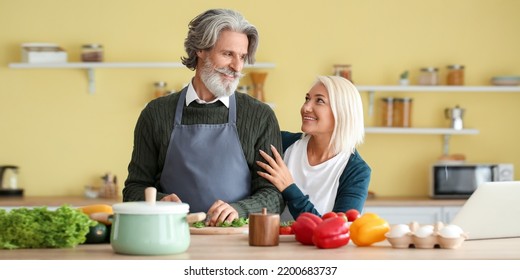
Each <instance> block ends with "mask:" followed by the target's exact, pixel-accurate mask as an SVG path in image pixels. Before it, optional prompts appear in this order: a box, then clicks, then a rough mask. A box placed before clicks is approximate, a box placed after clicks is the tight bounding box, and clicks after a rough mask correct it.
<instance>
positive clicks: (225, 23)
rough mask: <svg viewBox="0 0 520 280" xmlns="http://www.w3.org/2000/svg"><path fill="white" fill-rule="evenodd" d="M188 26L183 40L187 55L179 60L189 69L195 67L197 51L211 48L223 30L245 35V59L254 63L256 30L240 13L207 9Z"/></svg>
mask: <svg viewBox="0 0 520 280" xmlns="http://www.w3.org/2000/svg"><path fill="white" fill-rule="evenodd" d="M188 27H189V30H188V37H186V39H185V40H184V49H185V50H186V53H187V54H188V56H187V57H181V61H182V64H184V65H186V67H188V68H189V69H191V70H195V68H197V59H198V57H197V51H199V50H210V49H211V48H213V47H214V46H215V44H216V42H217V39H218V37H219V35H220V32H221V31H223V30H230V31H235V32H240V33H244V34H245V35H247V39H248V41H249V44H248V47H247V56H246V60H247V62H248V63H249V64H254V63H255V53H256V49H257V47H258V31H257V30H256V27H255V26H254V25H251V24H250V23H249V22H248V21H247V20H246V19H245V18H244V17H243V16H242V15H241V14H240V13H238V12H236V11H233V10H227V9H212V10H207V11H205V12H204V13H202V14H200V15H198V16H197V17H195V18H194V19H193V20H191V21H190V24H189V25H188Z"/></svg>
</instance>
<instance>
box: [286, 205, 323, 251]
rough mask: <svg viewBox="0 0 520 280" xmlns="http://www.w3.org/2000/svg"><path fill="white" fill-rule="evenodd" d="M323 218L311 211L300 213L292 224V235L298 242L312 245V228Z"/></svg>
mask: <svg viewBox="0 0 520 280" xmlns="http://www.w3.org/2000/svg"><path fill="white" fill-rule="evenodd" d="M322 221H323V220H322V219H321V218H320V217H319V216H317V215H314V214H312V213H307V212H305V213H302V214H300V216H298V218H297V219H296V221H295V222H294V223H293V224H292V229H293V231H294V237H295V238H296V240H297V241H298V242H300V243H301V244H304V245H313V244H314V243H312V236H313V234H314V229H315V228H316V227H317V226H318V225H319V224H320V223H321V222H322Z"/></svg>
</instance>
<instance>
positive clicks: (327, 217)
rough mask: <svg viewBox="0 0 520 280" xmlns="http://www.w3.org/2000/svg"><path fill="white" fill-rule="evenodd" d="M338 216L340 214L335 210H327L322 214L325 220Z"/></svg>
mask: <svg viewBox="0 0 520 280" xmlns="http://www.w3.org/2000/svg"><path fill="white" fill-rule="evenodd" d="M337 216H338V214H337V213H335V212H327V213H325V214H323V216H321V218H322V219H323V220H326V219H330V218H335V217H337Z"/></svg>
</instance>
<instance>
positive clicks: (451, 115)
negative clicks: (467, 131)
mask: <svg viewBox="0 0 520 280" xmlns="http://www.w3.org/2000/svg"><path fill="white" fill-rule="evenodd" d="M464 111H465V110H464V109H463V108H460V107H459V105H457V106H455V108H446V109H444V116H445V117H446V118H447V119H449V120H450V127H451V128H453V129H457V130H461V129H463V128H464V125H463V122H462V118H463V117H464Z"/></svg>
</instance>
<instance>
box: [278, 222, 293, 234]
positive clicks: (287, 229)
mask: <svg viewBox="0 0 520 280" xmlns="http://www.w3.org/2000/svg"><path fill="white" fill-rule="evenodd" d="M293 223H294V221H289V222H282V223H280V229H279V233H280V234H281V235H289V234H294V230H293V228H292V224H293Z"/></svg>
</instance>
